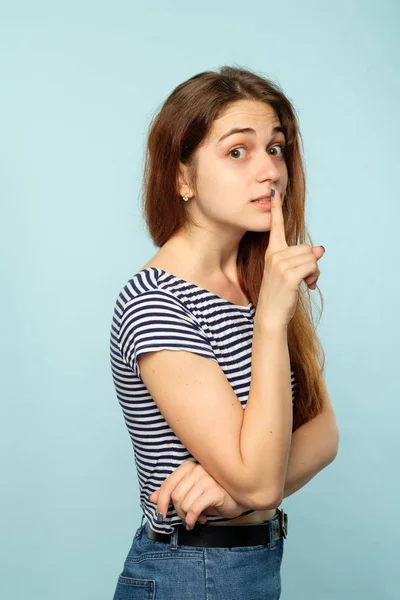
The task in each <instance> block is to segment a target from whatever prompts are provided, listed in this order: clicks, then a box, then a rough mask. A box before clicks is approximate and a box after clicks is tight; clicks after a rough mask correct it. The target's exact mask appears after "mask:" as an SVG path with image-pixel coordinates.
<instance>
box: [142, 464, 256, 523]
mask: <svg viewBox="0 0 400 600" xmlns="http://www.w3.org/2000/svg"><path fill="white" fill-rule="evenodd" d="M149 499H150V501H151V502H154V503H155V504H157V512H160V513H161V514H162V515H163V518H164V519H165V518H166V515H167V511H168V506H169V504H170V502H171V501H172V503H173V505H174V507H175V510H176V512H177V513H178V515H179V516H180V517H181V518H182V519H183V520H184V521H186V525H187V527H186V528H188V527H189V528H190V529H192V528H193V527H194V526H195V524H196V521H197V520H199V521H200V523H203V524H204V523H206V521H207V516H206V514H205V512H204V511H206V510H207V513H208V514H209V515H220V516H222V517H227V518H235V517H238V516H240V515H241V514H242V513H243V512H244V511H245V510H247V507H245V506H242V505H241V504H238V503H237V502H236V501H235V500H234V499H233V498H232V497H231V496H230V495H229V494H228V493H227V491H226V490H224V488H223V487H221V486H220V485H219V483H217V482H216V481H215V479H213V477H211V475H209V473H207V471H206V470H205V469H204V468H203V467H202V466H201V465H200V464H198V463H195V462H193V461H192V460H185V461H184V462H183V463H182V464H181V465H179V467H178V468H177V469H175V471H174V472H173V473H171V475H169V476H168V477H167V479H166V480H165V481H164V482H163V483H162V484H161V487H160V488H159V489H158V490H156V491H155V492H153V493H152V494H151V495H150V496H149Z"/></svg>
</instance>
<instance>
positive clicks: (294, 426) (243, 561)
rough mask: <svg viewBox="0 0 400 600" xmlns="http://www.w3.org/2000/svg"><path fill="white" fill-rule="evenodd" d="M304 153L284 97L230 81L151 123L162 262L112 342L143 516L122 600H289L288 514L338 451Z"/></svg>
mask: <svg viewBox="0 0 400 600" xmlns="http://www.w3.org/2000/svg"><path fill="white" fill-rule="evenodd" d="M300 142H301V137H300V132H299V128H298V123H297V120H296V116H295V111H294V108H293V107H292V105H291V103H290V102H289V100H288V99H287V98H286V96H285V95H284V93H283V92H282V90H281V89H279V87H278V86H277V85H276V84H275V83H273V82H271V81H268V80H267V79H265V78H263V77H260V76H258V75H257V74H255V73H252V72H251V71H249V70H246V69H238V68H231V67H223V68H221V69H220V71H219V72H212V71H211V72H204V73H200V74H198V75H196V76H194V77H192V78H190V79H189V80H188V81H185V82H184V83H182V84H180V85H179V86H178V87H177V88H176V89H175V90H174V91H173V92H172V93H171V95H170V96H169V97H168V99H167V100H166V102H165V103H164V105H163V106H162V108H161V110H160V111H159V113H158V114H157V116H156V117H155V119H154V120H153V122H152V124H151V128H150V132H149V138H148V149H147V150H148V152H147V159H146V165H145V177H144V212H145V218H146V223H147V225H148V228H149V232H150V236H151V238H152V240H153V241H154V243H155V244H156V246H157V247H158V248H159V250H158V252H157V253H156V254H155V255H154V256H153V257H152V258H151V259H150V260H149V261H148V262H147V263H146V264H145V265H144V266H143V267H142V268H141V269H140V271H138V272H137V273H136V274H135V275H134V276H133V277H132V278H131V279H129V281H128V282H127V283H126V285H125V286H124V287H123V289H122V291H121V292H120V294H119V296H118V298H117V301H116V303H115V307H114V315H113V322H112V328H111V365H112V374H113V380H114V384H115V389H116V393H117V397H118V400H119V402H120V405H121V408H122V411H123V416H124V419H125V422H126V425H127V428H128V431H129V434H130V436H131V440H132V445H133V449H134V456H135V462H136V468H137V473H138V480H139V486H140V506H141V508H142V511H143V517H142V523H141V525H140V526H139V528H138V529H137V531H136V533H135V536H134V539H133V542H132V546H131V548H130V550H129V552H128V555H127V557H126V560H125V563H124V567H123V571H122V572H121V574H120V575H119V577H118V582H117V587H116V590H115V595H114V600H120V599H122V598H135V599H137V600H138V599H145V598H146V599H150V598H151V599H153V598H157V600H172V599H175V598H176V599H180V600H203V599H204V600H206V599H207V600H212V599H215V600H217V599H218V600H225V599H226V600H228V599H229V600H232V599H235V600H240V599H242V598H243V599H244V598H246V599H249V598H252V599H253V598H254V599H255V598H257V599H261V598H265V599H266V600H267V599H270V600H272V599H277V598H279V597H280V594H281V578H280V569H281V562H282V556H283V544H284V541H283V540H284V538H285V537H286V535H287V515H286V513H284V512H283V511H281V510H280V509H279V508H278V507H279V505H280V503H281V502H282V499H283V498H284V497H287V496H288V495H290V494H292V493H294V492H295V491H296V490H298V489H299V488H300V487H302V486H304V485H305V484H306V483H307V482H308V481H310V479H311V478H312V477H314V476H315V475H316V474H317V473H318V472H319V471H321V470H322V469H323V468H324V467H326V466H327V465H328V464H329V463H330V462H332V460H333V459H334V458H335V456H336V453H337V448H338V430H337V425H336V419H335V414H334V412H333V408H332V404H331V402H330V399H329V395H328V393H327V390H326V386H325V383H324V379H323V371H324V352H323V349H322V346H321V344H320V342H319V340H318V337H317V335H316V331H315V327H314V325H313V321H312V311H311V296H310V292H309V289H312V290H314V289H315V288H316V283H317V280H318V277H319V274H320V271H319V266H318V261H319V259H320V258H321V257H322V256H323V253H324V248H323V247H322V246H315V247H313V246H312V245H310V244H308V243H305V241H304V240H305V234H306V228H305V217H304V207H305V177H304V169H303V162H302V157H301V151H300ZM157 517H158V518H157ZM143 519H145V523H143Z"/></svg>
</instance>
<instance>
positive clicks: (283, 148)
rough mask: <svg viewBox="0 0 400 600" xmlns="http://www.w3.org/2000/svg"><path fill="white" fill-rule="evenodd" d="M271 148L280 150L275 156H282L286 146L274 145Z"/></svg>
mask: <svg viewBox="0 0 400 600" xmlns="http://www.w3.org/2000/svg"><path fill="white" fill-rule="evenodd" d="M271 147H272V148H280V149H281V153H280V154H278V155H275V156H283V154H284V152H285V148H286V146H284V145H283V144H275V145H274V146H271Z"/></svg>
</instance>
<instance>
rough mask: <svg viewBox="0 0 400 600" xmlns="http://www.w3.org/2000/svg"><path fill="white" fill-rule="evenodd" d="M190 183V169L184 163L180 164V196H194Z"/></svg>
mask: <svg viewBox="0 0 400 600" xmlns="http://www.w3.org/2000/svg"><path fill="white" fill-rule="evenodd" d="M188 182H189V168H188V166H187V165H184V164H183V163H182V162H179V165H178V182H177V187H178V193H179V195H180V196H185V194H187V195H188V196H189V197H190V196H193V190H192V188H191V187H190V185H189V183H188Z"/></svg>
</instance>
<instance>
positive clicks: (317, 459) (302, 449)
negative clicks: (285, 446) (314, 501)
mask: <svg viewBox="0 0 400 600" xmlns="http://www.w3.org/2000/svg"><path fill="white" fill-rule="evenodd" d="M338 438H339V434H338V430H337V426H336V423H335V421H334V420H333V419H332V418H331V416H330V415H328V414H325V413H321V414H319V415H318V416H317V417H315V418H314V419H312V420H311V421H308V422H307V423H305V424H304V425H301V427H299V428H298V429H296V431H294V432H293V433H292V443H291V447H290V454H289V462H288V468H287V471H286V480H285V486H284V490H283V497H284V498H287V497H288V496H290V495H291V494H294V492H297V490H299V489H300V488H302V487H303V486H305V485H306V484H307V483H308V482H309V481H311V479H313V477H315V475H317V473H319V472H320V471H322V470H323V469H325V467H327V466H328V465H329V464H330V463H331V462H332V461H333V460H334V459H335V457H336V454H337V451H338Z"/></svg>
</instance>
